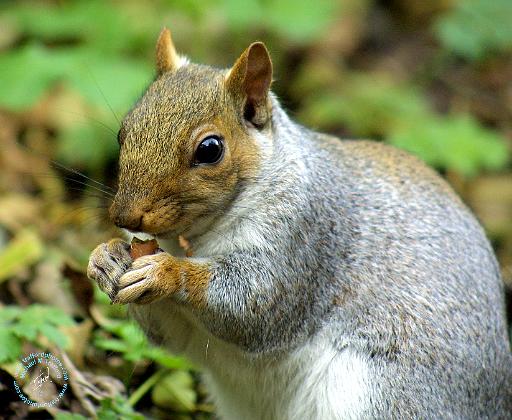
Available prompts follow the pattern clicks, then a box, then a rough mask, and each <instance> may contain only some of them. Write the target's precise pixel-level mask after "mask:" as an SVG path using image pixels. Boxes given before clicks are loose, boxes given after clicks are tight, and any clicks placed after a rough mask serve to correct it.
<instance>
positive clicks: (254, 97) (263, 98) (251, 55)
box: [226, 42, 272, 127]
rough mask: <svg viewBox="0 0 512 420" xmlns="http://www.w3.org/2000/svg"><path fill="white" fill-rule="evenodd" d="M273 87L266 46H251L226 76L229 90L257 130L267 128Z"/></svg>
mask: <svg viewBox="0 0 512 420" xmlns="http://www.w3.org/2000/svg"><path fill="white" fill-rule="evenodd" d="M271 83H272V62H271V61H270V55H269V53H268V50H267V48H266V47H265V44H263V43H262V42H254V43H253V44H251V45H250V46H249V47H248V48H247V49H246V50H245V51H244V52H243V53H242V55H241V56H240V57H239V58H238V60H237V61H236V63H235V65H234V66H233V67H232V68H231V70H229V72H228V74H227V76H226V88H227V90H228V91H229V92H230V93H231V94H232V96H233V98H235V100H236V101H237V102H238V104H239V105H240V106H241V107H242V111H243V116H244V118H245V119H246V120H247V121H249V122H251V123H252V124H254V125H255V126H256V127H263V126H264V125H265V124H266V122H267V121H268V120H269V118H270V113H271V106H270V100H269V98H268V93H269V90H270V84H271Z"/></svg>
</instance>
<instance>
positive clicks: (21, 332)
mask: <svg viewBox="0 0 512 420" xmlns="http://www.w3.org/2000/svg"><path fill="white" fill-rule="evenodd" d="M510 22H512V2H511V1H509V0H494V1H488V0H433V1H430V2H424V1H421V0H410V1H407V0H388V1H384V0H382V1H377V0H339V1H330V0H316V1H309V0H205V1H200V0H174V1H172V0H148V1H144V2H141V1H136V0H127V1H115V0H59V1H57V0H55V1H51V0H42V1H3V2H2V3H1V4H0V126H1V127H2V129H1V130H0V147H1V149H0V164H2V168H3V171H2V172H1V173H0V286H1V287H0V299H1V301H2V302H3V304H4V305H3V306H0V323H2V330H1V332H0V367H2V368H3V369H6V370H7V371H8V370H9V368H8V364H9V363H13V362H14V361H15V360H16V359H17V358H18V357H19V356H20V355H21V354H23V352H24V351H25V350H26V348H27V345H28V346H36V347H37V346H38V347H43V348H44V347H47V346H48V345H57V346H61V347H63V348H64V349H66V351H69V352H70V354H74V353H76V352H77V350H76V348H77V343H76V339H73V335H72V334H71V333H69V334H70V337H71V338H69V339H68V338H67V337H66V334H68V333H67V332H61V329H59V328H61V327H62V328H70V329H73V328H78V326H79V325H82V326H83V325H84V323H85V322H87V321H88V320H89V321H90V319H91V315H90V314H87V313H86V312H84V311H83V310H79V309H77V308H76V307H77V306H78V305H77V304H75V305H74V306H73V305H69V304H64V303H63V301H66V300H68V301H69V302H72V301H75V302H78V301H79V300H80V299H79V298H77V295H76V292H73V290H72V289H73V287H72V286H70V284H71V280H70V278H69V276H67V275H66V274H64V271H63V270H62V268H63V267H64V266H65V265H71V266H73V267H74V269H75V270H77V271H78V272H80V271H82V272H83V270H84V267H85V266H86V263H87V257H88V255H89V253H90V251H91V249H92V248H93V247H94V246H95V245H96V244H97V243H100V242H102V241H104V240H106V239H108V238H109V237H112V236H114V235H116V232H115V231H114V230H113V229H112V228H111V226H110V224H109V223H108V222H104V221H103V220H102V216H103V215H105V210H104V209H103V208H102V206H103V207H104V206H106V205H108V197H105V196H104V194H103V196H101V197H100V196H99V195H100V194H101V191H98V188H99V186H98V184H94V183H91V182H90V181H88V180H86V179H84V178H81V177H80V176H77V174H75V173H73V172H72V171H69V170H67V171H66V170H63V169H62V168H61V167H59V165H60V164H64V165H66V166H68V167H70V168H72V169H73V170H75V169H76V170H80V171H82V172H84V173H85V174H87V175H88V176H90V177H93V178H95V179H97V180H99V181H101V182H103V183H105V184H107V185H108V186H114V184H115V181H114V175H113V174H114V173H115V161H116V157H117V150H118V148H117V143H116V140H115V137H116V133H117V130H118V127H119V120H120V119H121V118H122V117H123V115H124V114H125V113H126V112H127V111H128V110H129V109H130V107H131V106H132V105H133V104H134V103H135V101H137V99H138V98H139V97H140V95H141V94H142V92H143V91H144V89H145V88H146V87H147V85H148V84H149V83H150V81H151V80H152V78H153V76H154V70H153V61H154V44H155V41H156V37H157V36H158V33H159V31H160V30H161V28H162V27H163V26H164V25H165V26H168V27H170V28H171V30H172V32H173V38H174V41H175V44H176V45H177V48H178V49H179V51H180V52H181V53H184V54H186V55H188V56H189V57H190V58H191V59H192V60H194V61H197V62H202V63H208V64H211V65H215V66H220V67H228V66H230V65H231V64H232V63H233V62H234V61H235V59H236V57H237V56H238V55H239V54H240V53H241V51H243V49H244V48H245V47H246V46H247V45H248V44H249V43H250V42H252V41H254V40H257V39H259V40H263V41H264V42H265V43H266V44H267V45H268V46H269V49H270V51H271V54H272V57H273V60H274V66H275V82H274V91H275V92H276V93H277V94H278V96H279V97H281V99H282V102H283V104H284V106H285V108H287V109H288V110H289V111H290V113H291V114H292V116H293V117H294V118H295V119H297V120H298V121H299V122H301V123H303V124H305V125H307V126H309V127H312V128H315V129H318V130H322V131H328V132H331V133H334V134H336V135H338V136H341V137H352V138H373V139H376V140H380V141H385V142H388V143H391V144H393V145H396V146H398V147H401V148H404V149H406V150H409V151H411V152H412V153H414V154H416V155H418V156H419V157H421V158H422V159H424V160H425V161H426V162H428V163H429V164H431V165H433V166H435V167H436V168H437V169H438V170H439V171H441V173H442V174H443V175H445V176H446V177H447V178H448V180H449V181H450V182H451V183H452V184H453V186H454V187H455V188H456V189H457V191H458V192H459V193H460V194H461V195H462V196H463V198H464V199H465V200H466V201H467V202H468V203H469V205H470V206H471V207H472V208H473V209H474V210H475V211H476V212H477V215H478V216H479V217H480V219H481V220H482V221H483V223H484V225H485V227H486V228H487V230H488V232H489V234H490V235H491V238H492V239H493V243H494V245H495V247H496V250H497V253H498V256H499V258H500V262H501V264H502V267H503V272H504V277H505V280H506V281H508V279H510V278H511V277H512V227H511V226H512V175H511V164H510V151H511V149H512V147H511V145H512V125H511V121H512V77H510V75H511V74H512V60H511V58H512V25H511V24H510ZM49 159H50V160H51V159H53V160H56V161H57V162H59V163H58V164H57V165H55V164H53V165H52V164H50V163H48V162H49ZM56 166H57V167H56ZM101 188H103V187H101ZM44 270H46V271H44ZM52 270H53V271H52ZM47 271H48V272H50V273H53V274H52V276H53V278H54V280H55V282H56V284H57V286H56V287H57V288H58V290H60V292H59V293H62V299H61V300H58V299H56V298H55V297H53V298H48V297H46V298H41V296H40V294H38V293H35V292H33V291H31V290H32V289H31V287H30V285H31V284H36V283H37V281H38V279H40V277H41V272H43V273H44V272H47ZM35 289H37V287H35ZM94 293H95V295H94V296H95V298H94V299H93V303H92V305H93V306H92V307H95V308H97V310H98V313H100V314H102V315H101V316H100V317H99V318H98V316H96V317H92V318H94V321H95V323H94V327H91V331H89V333H88V334H89V335H88V337H89V338H90V339H89V340H88V342H87V344H86V345H85V346H82V348H81V350H80V357H76V355H75V359H73V360H75V361H76V360H82V364H80V363H78V362H77V365H78V366H79V368H81V369H86V370H93V371H95V372H100V373H103V374H106V375H111V376H113V377H118V378H122V380H123V381H124V383H125V385H126V388H127V392H128V395H131V397H129V396H128V397H126V398H125V397H116V398H110V399H108V398H106V399H104V400H103V401H102V402H101V403H100V402H96V404H97V407H98V410H99V411H98V412H99V413H101V416H103V418H110V417H109V416H111V417H112V418H115V417H116V416H119V415H123V416H125V417H127V418H129V417H132V418H138V417H137V416H138V414H136V413H135V411H134V409H139V410H141V411H145V410H146V411H145V412H149V411H151V410H152V409H151V408H150V406H151V404H149V402H150V401H152V403H153V404H156V405H157V406H158V407H159V408H158V410H160V411H158V412H157V413H156V415H157V416H159V415H163V414H162V413H174V414H175V415H176V413H178V412H179V413H180V415H182V416H185V418H186V416H188V415H192V413H194V415H195V416H196V418H197V416H199V417H201V416H203V417H209V416H211V412H212V408H211V407H210V406H208V404H206V403H204V395H203V391H202V390H201V386H200V384H198V382H197V376H196V373H195V371H194V369H193V368H192V367H191V366H190V365H189V364H188V363H187V362H186V361H184V360H182V359H179V358H176V357H174V356H172V355H169V354H167V353H166V352H164V351H162V350H160V349H155V348H152V347H150V346H149V345H148V343H147V341H146V340H145V339H144V337H142V336H141V335H140V332H139V331H138V329H137V327H136V326H134V325H133V324H131V323H129V322H127V321H126V320H125V317H126V316H125V313H124V311H123V309H122V308H112V307H110V306H109V305H108V302H106V301H105V298H104V296H102V295H101V293H98V291H97V290H96V291H95V292H94ZM57 295H58V293H57ZM34 303H37V305H35V306H32V307H31V309H30V310H28V309H23V310H22V309H21V307H22V306H24V305H25V306H26V305H28V304H30V305H34ZM78 303H80V302H78ZM59 311H61V312H59ZM59 314H62V316H60V315H59ZM32 320H37V322H36V323H33V325H32V326H31V327H30V328H28V327H27V325H31V323H32ZM62 331H67V330H62ZM42 336H45V337H44V338H45V339H43V337H42ZM112 355H115V357H114V359H115V358H117V359H116V360H117V361H118V362H119V363H120V364H119V363H118V365H115V366H114V365H112V363H110V362H111V361H112V359H113V358H112ZM84 360H85V362H86V364H84V363H85V362H84ZM98 360H100V361H101V360H106V361H108V363H107V362H105V363H103V364H104V366H102V362H99V361H98ZM93 361H94V362H93ZM141 361H142V363H143V365H144V366H145V367H147V368H148V369H149V370H147V371H137V366H140V363H141ZM2 363H3V365H2ZM87 363H88V364H87ZM116 363H117V362H116ZM148 366H149V367H148ZM129 372H132V375H131V376H130V374H129ZM133 372H135V373H133ZM150 394H151V397H148V395H150ZM162 395H167V396H168V395H172V396H173V397H172V398H170V400H172V402H171V403H169V402H168V401H166V400H165V399H164V398H162ZM67 407H68V408H69V407H70V405H69V404H68V406H67ZM148 410H149V411H148ZM57 414H58V416H60V418H71V417H73V418H80V417H79V415H80V414H82V415H85V414H87V413H86V412H85V411H82V412H81V413H78V412H77V413H75V414H74V415H71V414H70V413H69V412H66V409H63V410H62V411H61V412H59V413H57ZM57 414H56V413H52V415H57ZM153 415H155V413H154V412H153ZM66 416H67V417H66Z"/></svg>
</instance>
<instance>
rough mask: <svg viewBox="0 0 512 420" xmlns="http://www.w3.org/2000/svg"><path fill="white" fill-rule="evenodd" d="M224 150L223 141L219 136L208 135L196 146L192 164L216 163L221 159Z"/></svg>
mask: <svg viewBox="0 0 512 420" xmlns="http://www.w3.org/2000/svg"><path fill="white" fill-rule="evenodd" d="M223 152H224V143H223V141H222V138H220V137H219V136H214V135H212V136H208V137H206V138H204V139H203V140H202V141H201V143H199V146H197V149H196V154H195V156H194V164H195V165H199V164H201V163H217V162H218V161H220V160H221V158H222V155H223Z"/></svg>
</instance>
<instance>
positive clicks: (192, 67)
mask: <svg viewBox="0 0 512 420" xmlns="http://www.w3.org/2000/svg"><path fill="white" fill-rule="evenodd" d="M156 56H157V78H156V80H155V81H154V82H153V83H152V84H151V86H150V87H149V88H148V90H147V91H146V93H145V94H144V96H143V97H142V98H141V99H140V101H139V102H138V103H137V104H136V105H135V107H134V108H133V109H132V110H131V111H130V113H129V114H128V115H127V116H126V118H125V119H124V121H123V123H122V126H121V130H120V132H119V142H120V145H121V148H120V157H119V189H118V192H117V194H116V196H115V199H114V202H113V204H112V206H111V208H110V215H111V218H112V220H113V221H114V222H115V223H116V224H117V225H118V226H120V227H126V228H129V229H131V230H135V231H143V232H147V233H151V234H160V235H177V234H182V233H184V232H185V233H186V232H187V230H189V229H190V228H191V227H192V226H193V225H194V226H196V225H198V223H199V224H201V222H203V224H204V222H205V221H212V220H213V219H214V218H215V217H217V216H219V215H220V214H221V213H222V211H223V210H224V209H226V208H227V207H228V206H229V205H230V203H231V202H232V201H233V200H234V199H235V197H236V195H237V194H238V192H239V191H240V190H241V189H242V188H243V187H244V185H245V183H246V182H247V181H248V180H250V179H251V178H252V177H254V176H255V175H256V174H257V171H258V167H259V164H260V159H261V157H260V147H259V145H258V142H257V141H256V140H255V139H254V136H253V135H252V134H254V133H255V132H256V130H259V131H264V132H265V133H267V134H269V133H270V132H271V130H270V129H269V126H270V124H271V119H270V115H271V108H270V100H269V96H268V92H269V88H270V82H271V78H272V65H271V62H270V58H269V55H268V52H267V50H266V48H265V46H264V45H263V44H262V43H254V44H251V45H250V46H249V47H248V48H247V49H246V50H245V51H244V53H243V54H242V55H241V56H240V58H239V59H238V60H237V62H236V63H235V65H234V66H233V67H232V68H231V69H230V70H229V71H228V72H226V71H223V70H217V69H213V68H211V67H208V66H204V65H198V64H188V63H187V62H186V60H184V59H182V58H181V57H180V56H179V55H178V54H177V53H176V50H175V48H174V46H173V44H172V40H171V36H170V32H169V30H168V29H164V30H163V31H162V33H161V34H160V38H159V40H158V43H157V53H156ZM209 135H216V136H219V137H220V138H221V139H222V141H223V145H224V153H223V157H222V158H221V160H220V161H219V162H218V163H215V164H200V165H197V164H195V160H194V156H195V150H196V148H197V146H198V144H199V143H200V142H201V141H202V140H203V139H205V138H206V137H208V136H209Z"/></svg>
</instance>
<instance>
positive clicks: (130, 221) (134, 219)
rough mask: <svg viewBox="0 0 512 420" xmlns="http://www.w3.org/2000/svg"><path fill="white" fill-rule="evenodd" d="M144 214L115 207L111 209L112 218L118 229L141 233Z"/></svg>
mask: <svg viewBox="0 0 512 420" xmlns="http://www.w3.org/2000/svg"><path fill="white" fill-rule="evenodd" d="M143 216H144V212H142V211H140V210H132V209H126V208H124V207H118V206H115V205H113V206H112V207H111V208H110V218H111V219H112V221H113V222H114V223H115V225H116V226H117V227H120V228H124V229H129V230H133V231H140V230H141V228H142V218H143Z"/></svg>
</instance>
